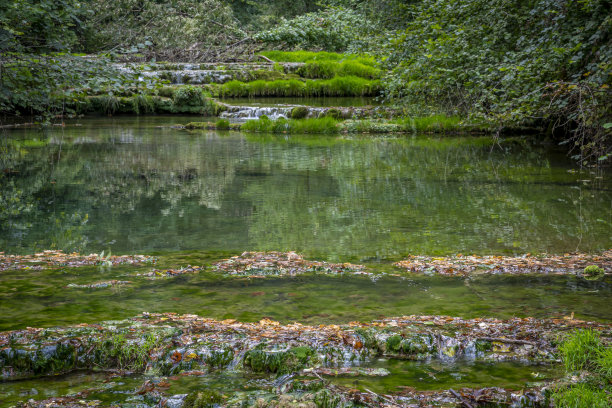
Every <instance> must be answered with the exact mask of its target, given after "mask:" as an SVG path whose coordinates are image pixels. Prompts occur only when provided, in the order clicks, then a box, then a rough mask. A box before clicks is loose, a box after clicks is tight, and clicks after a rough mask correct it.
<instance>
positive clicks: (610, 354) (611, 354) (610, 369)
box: [595, 347, 612, 379]
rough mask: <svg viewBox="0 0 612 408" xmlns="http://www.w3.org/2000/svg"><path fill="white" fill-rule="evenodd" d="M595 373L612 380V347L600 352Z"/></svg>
mask: <svg viewBox="0 0 612 408" xmlns="http://www.w3.org/2000/svg"><path fill="white" fill-rule="evenodd" d="M595 371H596V372H597V373H598V374H600V375H602V376H604V377H605V378H607V379H612V347H605V348H604V349H603V350H600V351H599V354H598V356H597V359H596V360H595Z"/></svg>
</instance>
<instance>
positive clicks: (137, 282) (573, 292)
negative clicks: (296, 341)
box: [0, 265, 612, 330]
mask: <svg viewBox="0 0 612 408" xmlns="http://www.w3.org/2000/svg"><path fill="white" fill-rule="evenodd" d="M372 267H373V268H376V265H373V266H372ZM150 269H151V267H149V268H147V267H144V268H140V270H141V271H148V270H150ZM134 274H135V271H134V270H133V269H132V268H126V267H123V268H121V267H119V268H118V267H115V268H112V269H105V268H79V269H68V268H67V269H57V270H51V271H49V270H45V271H27V272H24V271H5V272H3V273H2V280H1V281H0V330H10V329H20V328H25V327H28V326H30V327H49V326H56V325H66V324H77V323H81V322H88V323H93V322H99V321H102V320H112V319H123V318H129V317H133V316H135V315H138V314H140V313H141V312H144V311H146V312H177V313H192V314H198V315H202V316H207V317H213V318H218V319H228V318H235V319H238V320H241V321H259V320H261V319H262V318H264V317H268V318H271V319H273V320H278V321H281V322H283V323H291V322H294V321H299V322H301V323H304V324H319V323H347V322H350V321H353V320H361V321H370V320H373V319H378V318H381V317H385V316H387V317H388V316H402V315H410V314H426V315H432V314H442V315H452V316H462V317H466V318H474V317H484V316H489V317H498V318H511V317H514V316H521V317H526V316H534V317H542V318H547V317H562V316H568V315H570V314H571V313H572V312H574V313H575V316H576V318H582V319H588V320H603V321H609V320H612V310H611V309H610V307H609V299H610V296H611V295H612V281H611V280H607V281H604V282H590V281H586V280H583V279H581V278H576V277H525V276H494V277H479V278H473V279H469V280H464V279H461V278H442V277H432V278H430V277H411V278H407V279H403V278H398V277H381V278H380V279H378V280H375V281H372V280H371V279H370V278H368V277H354V276H343V277H333V276H331V277H330V276H320V275H319V276H300V277H296V278H267V279H252V280H250V279H246V278H232V279H221V278H219V277H218V276H215V275H214V274H207V273H204V274H199V275H183V276H180V277H176V278H168V279H157V280H147V279H145V278H142V277H136V276H134ZM110 279H118V280H129V281H132V282H133V283H132V284H131V285H128V286H120V287H112V288H97V289H89V288H86V289H80V288H66V286H67V285H68V284H70V283H76V284H87V283H92V282H97V281H100V280H110Z"/></svg>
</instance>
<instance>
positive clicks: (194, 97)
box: [173, 85, 206, 106]
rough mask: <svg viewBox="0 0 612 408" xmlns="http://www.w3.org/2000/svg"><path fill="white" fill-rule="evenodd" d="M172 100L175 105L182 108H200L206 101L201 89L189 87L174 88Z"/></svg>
mask: <svg viewBox="0 0 612 408" xmlns="http://www.w3.org/2000/svg"><path fill="white" fill-rule="evenodd" d="M173 99H174V104H175V105H182V106H202V105H204V102H205V100H206V98H205V97H204V94H203V93H202V89H200V88H196V87H195V86H190V85H186V86H180V87H178V88H176V90H175V91H174V95H173Z"/></svg>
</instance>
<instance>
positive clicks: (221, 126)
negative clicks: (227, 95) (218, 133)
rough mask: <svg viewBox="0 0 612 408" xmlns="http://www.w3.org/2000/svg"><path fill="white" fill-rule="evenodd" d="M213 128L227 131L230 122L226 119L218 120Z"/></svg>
mask: <svg viewBox="0 0 612 408" xmlns="http://www.w3.org/2000/svg"><path fill="white" fill-rule="evenodd" d="M215 128H217V129H220V130H228V129H229V128H230V122H229V120H227V119H219V120H218V121H216V122H215Z"/></svg>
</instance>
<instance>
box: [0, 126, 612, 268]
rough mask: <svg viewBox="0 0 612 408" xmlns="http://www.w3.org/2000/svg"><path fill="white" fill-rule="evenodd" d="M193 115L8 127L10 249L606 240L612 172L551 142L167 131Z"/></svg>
mask: <svg viewBox="0 0 612 408" xmlns="http://www.w3.org/2000/svg"><path fill="white" fill-rule="evenodd" d="M193 120H200V118H197V117H186V118H185V117H183V118H181V117H173V118H164V117H147V118H133V117H123V118H122V117H118V118H98V119H86V120H81V121H78V122H77V124H78V125H79V126H73V125H72V124H71V125H69V126H67V127H65V128H52V129H50V130H48V131H46V132H41V131H39V130H34V129H17V130H8V131H6V137H5V140H4V143H5V146H4V149H5V150H6V154H4V155H3V158H2V160H3V168H4V173H3V176H2V178H1V179H0V180H1V181H0V182H1V183H2V191H3V196H4V197H3V200H5V201H4V204H5V205H4V209H3V211H2V212H1V213H0V248H2V249H3V250H4V251H5V252H7V253H29V252H32V251H37V250H41V249H49V248H58V249H63V250H66V251H80V252H100V251H101V250H106V251H107V252H108V250H111V251H112V252H113V253H143V252H144V253H150V252H153V251H157V252H162V253H171V252H174V251H185V250H210V251H226V252H227V251H229V252H234V253H236V252H240V251H243V250H296V251H299V252H302V253H304V254H305V255H307V256H310V257H311V258H312V257H317V258H319V259H325V260H332V261H365V260H397V259H401V258H402V257H404V256H405V255H407V254H411V253H425V254H454V253H480V254H523V253H526V252H532V253H537V252H544V251H546V252H550V253H564V252H568V251H575V250H580V251H600V250H604V249H608V248H610V247H612V228H611V224H612V189H611V183H610V178H609V177H607V175H604V176H603V178H599V177H598V176H597V175H594V174H591V173H589V172H586V171H582V172H581V171H579V170H578V169H576V168H574V166H573V164H572V163H571V162H570V161H569V159H567V158H566V157H565V156H564V155H563V154H562V153H559V152H554V151H550V150H547V149H546V148H541V147H533V146H529V145H527V144H526V143H524V142H521V141H518V142H509V143H504V144H502V147H501V148H500V147H499V146H495V147H493V146H491V144H490V142H489V139H488V138H486V137H467V138H454V137H453V138H437V137H419V136H406V137H399V138H372V137H356V138H351V137H321V136H293V135H292V136H290V137H289V136H286V135H281V136H274V135H241V134H236V133H228V132H207V131H194V132H187V131H184V130H177V129H171V128H168V127H167V126H170V125H172V124H175V123H187V122H189V121H193ZM158 126H166V127H163V128H160V127H158ZM600 176H601V175H600Z"/></svg>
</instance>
